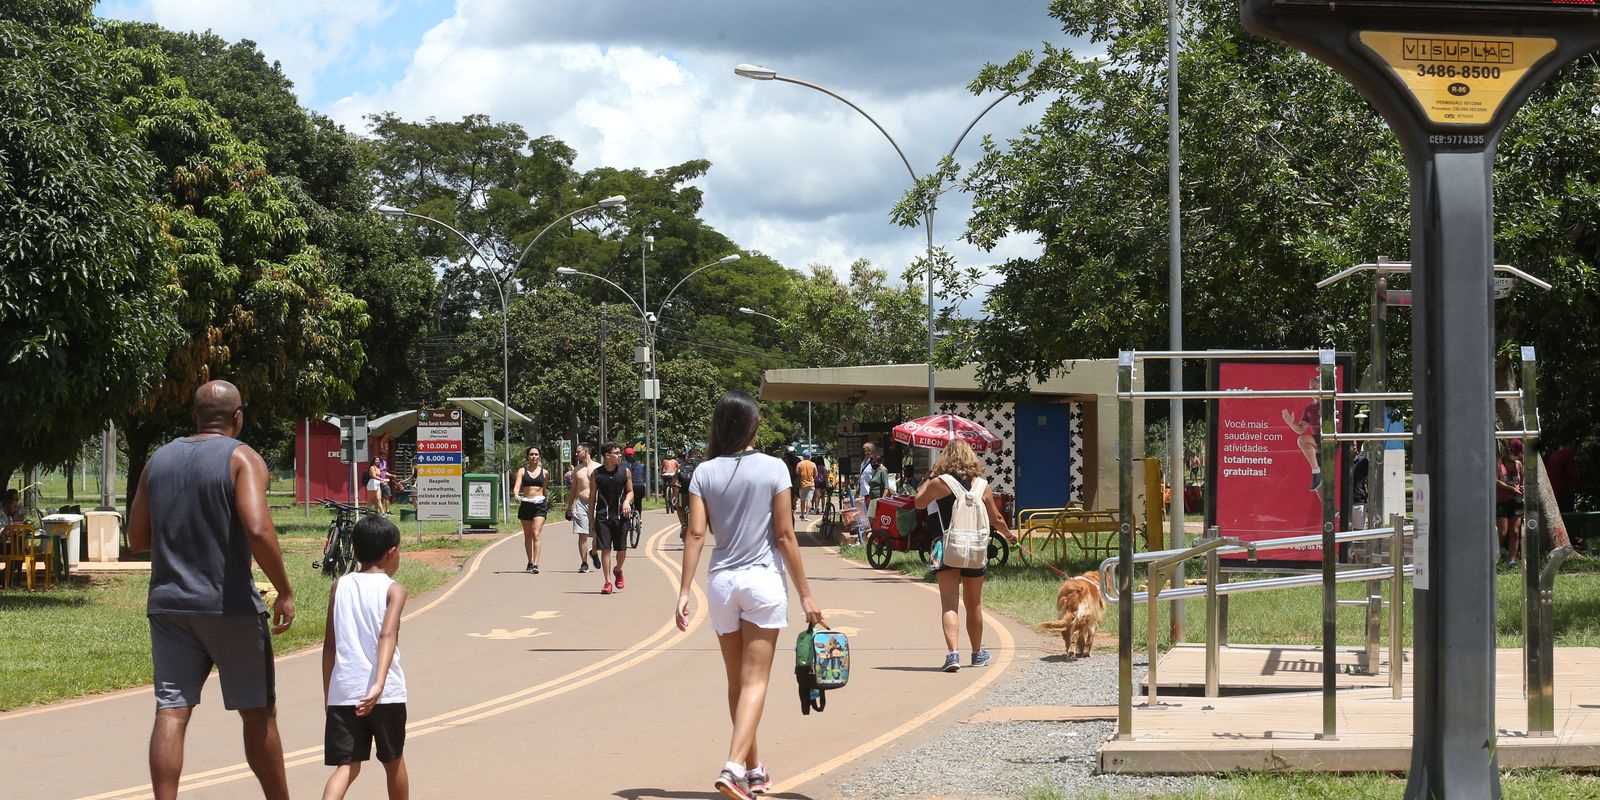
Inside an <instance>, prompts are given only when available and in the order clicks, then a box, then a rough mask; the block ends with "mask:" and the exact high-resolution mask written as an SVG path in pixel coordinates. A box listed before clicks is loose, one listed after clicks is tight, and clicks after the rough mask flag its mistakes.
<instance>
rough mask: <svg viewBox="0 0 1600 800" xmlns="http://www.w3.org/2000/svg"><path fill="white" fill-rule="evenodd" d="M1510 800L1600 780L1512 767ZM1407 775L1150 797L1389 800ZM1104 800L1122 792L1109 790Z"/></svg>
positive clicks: (1563, 795) (1505, 780)
mask: <svg viewBox="0 0 1600 800" xmlns="http://www.w3.org/2000/svg"><path fill="white" fill-rule="evenodd" d="M1500 783H1501V786H1502V787H1503V788H1504V789H1505V798H1506V800H1535V799H1537V800H1580V798H1582V799H1583V800H1593V798H1596V797H1600V779H1597V778H1595V777H1592V776H1588V775H1571V774H1568V773H1565V772H1556V771H1552V770H1511V771H1507V772H1506V773H1504V774H1502V775H1501V776H1500ZM1405 785H1406V784H1405V779H1404V778H1398V777H1392V776H1388V775H1318V774H1311V773H1281V774H1271V775H1268V774H1261V773H1250V774H1240V775H1234V776H1230V777H1229V779H1228V780H1227V781H1225V782H1220V783H1213V784H1210V785H1207V786H1204V787H1200V788H1196V789H1192V790H1190V791H1185V792H1178V793H1175V794H1161V795H1154V796H1153V797H1152V798H1151V800H1202V798H1203V799H1204V800H1333V798H1338V800H1390V799H1391V798H1398V797H1400V796H1401V795H1402V794H1403V793H1404V791H1405ZM1080 796H1081V795H1080V794H1077V793H1069V792H1067V791H1065V790H1064V789H1062V788H1060V787H1055V786H1042V787H1039V788H1037V789H1034V790H1033V791H1030V792H1027V793H1025V794H1024V795H1022V797H1023V799H1024V800H1063V798H1066V797H1080ZM1102 797H1103V798H1105V800H1121V798H1122V796H1121V795H1113V794H1109V793H1108V794H1105V795H1102Z"/></svg>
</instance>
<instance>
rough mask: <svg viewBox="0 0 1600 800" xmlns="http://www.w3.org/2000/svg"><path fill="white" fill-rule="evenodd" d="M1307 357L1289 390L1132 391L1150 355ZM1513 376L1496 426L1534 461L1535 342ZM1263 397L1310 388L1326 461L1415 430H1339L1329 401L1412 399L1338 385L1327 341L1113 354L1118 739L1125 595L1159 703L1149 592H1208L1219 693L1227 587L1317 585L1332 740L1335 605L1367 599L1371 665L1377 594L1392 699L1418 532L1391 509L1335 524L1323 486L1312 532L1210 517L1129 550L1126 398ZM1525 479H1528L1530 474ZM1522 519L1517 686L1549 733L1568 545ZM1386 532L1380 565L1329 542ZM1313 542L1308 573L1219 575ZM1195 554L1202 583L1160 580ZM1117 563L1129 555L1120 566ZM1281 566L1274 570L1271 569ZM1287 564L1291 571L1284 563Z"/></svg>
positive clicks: (1109, 574) (1108, 579)
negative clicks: (1350, 562) (1140, 574)
mask: <svg viewBox="0 0 1600 800" xmlns="http://www.w3.org/2000/svg"><path fill="white" fill-rule="evenodd" d="M1307 356H1315V357H1316V358H1317V363H1318V365H1319V367H1320V372H1321V376H1320V377H1321V381H1320V386H1319V387H1318V388H1317V389H1309V388H1308V389H1289V390H1276V389H1273V390H1251V389H1229V390H1218V391H1193V392H1170V391H1165V392H1164V391H1134V389H1133V379H1134V374H1135V370H1136V368H1137V364H1138V363H1139V362H1140V361H1143V360H1146V359H1151V360H1155V359H1162V360H1165V359H1173V358H1178V359H1197V360H1220V359H1229V360H1247V359H1260V360H1268V359H1285V358H1305V357H1307ZM1520 366H1521V382H1522V389H1520V390H1512V391H1499V392H1494V393H1493V397H1494V398H1495V399H1521V400H1522V401H1523V419H1522V429H1521V430H1509V431H1497V432H1495V434H1494V435H1495V437H1496V438H1499V439H1512V438H1525V439H1526V440H1527V445H1528V446H1527V447H1526V448H1525V450H1524V456H1523V458H1524V460H1525V461H1532V460H1534V459H1537V458H1538V447H1537V442H1538V437H1539V421H1538V412H1537V403H1536V399H1537V387H1538V382H1537V381H1538V377H1537V371H1536V359H1535V355H1534V350H1533V348H1531V347H1524V348H1522V350H1521V365H1520ZM1242 397H1255V398H1271V397H1285V398H1287V397H1302V398H1303V397H1312V398H1317V399H1319V400H1320V401H1321V403H1322V426H1323V431H1322V446H1321V449H1320V452H1319V456H1320V458H1319V461H1320V462H1321V464H1322V465H1323V466H1324V467H1327V466H1328V465H1331V464H1333V463H1334V455H1335V448H1336V446H1337V445H1338V443H1340V442H1370V441H1385V440H1401V441H1409V440H1411V439H1412V434H1411V433H1409V432H1364V433H1362V432H1358V433H1339V432H1337V431H1336V430H1335V429H1334V406H1335V404H1336V403H1356V402H1374V401H1395V402H1412V401H1414V398H1413V397H1412V395H1411V394H1410V393H1408V392H1338V391H1336V390H1335V385H1334V351H1333V350H1327V349H1324V350H1309V351H1247V350H1206V351H1188V352H1184V351H1161V352H1153V351H1152V352H1137V351H1129V350H1125V351H1122V352H1121V353H1120V354H1119V356H1118V367H1117V400H1118V410H1119V414H1118V427H1119V434H1120V441H1119V452H1120V453H1121V464H1120V467H1119V470H1118V472H1119V492H1118V494H1119V497H1120V507H1121V509H1120V518H1119V526H1118V527H1119V531H1120V533H1121V541H1120V553H1119V555H1117V556H1115V557H1112V558H1108V559H1106V560H1105V561H1103V562H1101V565H1100V583H1101V586H1102V587H1103V588H1104V589H1105V590H1106V591H1105V594H1106V597H1107V599H1108V600H1109V601H1110V602H1112V603H1114V604H1116V605H1117V622H1118V642H1117V648H1118V671H1117V676H1118V685H1117V738H1118V739H1123V740H1126V739H1131V738H1132V737H1133V604H1134V603H1138V602H1148V603H1150V605H1149V609H1148V611H1149V613H1148V637H1149V640H1148V649H1149V665H1148V668H1147V670H1148V672H1147V678H1148V684H1149V688H1148V690H1147V699H1146V707H1147V708H1156V707H1158V701H1159V698H1158V694H1157V685H1156V684H1157V680H1156V679H1157V658H1158V655H1159V654H1158V652H1157V647H1156V646H1157V642H1156V612H1157V610H1156V607H1155V604H1156V602H1161V601H1177V600H1180V599H1182V598H1186V597H1200V596H1204V597H1205V599H1206V694H1207V696H1216V694H1217V693H1218V690H1219V683H1220V677H1219V664H1220V651H1219V648H1220V646H1221V645H1222V643H1224V642H1225V641H1226V640H1227V608H1226V598H1227V597H1228V596H1229V595H1233V594H1242V593H1247V592H1256V591H1269V590H1276V589H1285V588H1292V587H1298V586H1311V585H1321V586H1322V590H1323V592H1322V675H1323V680H1322V732H1321V734H1319V738H1322V739H1325V740H1332V739H1336V738H1337V737H1338V728H1337V709H1338V706H1337V700H1336V692H1337V689H1338V681H1337V678H1338V664H1337V661H1336V651H1337V641H1336V636H1335V630H1336V619H1335V615H1336V611H1337V609H1338V608H1339V607H1340V606H1341V605H1353V606H1359V607H1362V608H1364V609H1366V613H1367V617H1366V626H1365V627H1366V656H1367V663H1368V665H1369V669H1374V670H1375V669H1376V664H1377V642H1378V639H1379V633H1380V630H1379V629H1380V626H1381V618H1382V609H1383V607H1384V605H1385V604H1387V605H1388V607H1389V612H1390V620H1389V630H1390V637H1389V638H1390V645H1389V647H1390V651H1389V652H1390V686H1391V689H1392V691H1393V694H1394V697H1395V698H1396V699H1399V698H1400V697H1401V693H1402V682H1403V679H1402V674H1403V671H1404V666H1403V660H1404V647H1403V640H1402V638H1401V636H1402V633H1403V630H1404V619H1403V617H1402V609H1403V608H1404V600H1403V595H1402V591H1403V588H1402V587H1403V583H1404V580H1405V577H1406V576H1407V575H1412V574H1414V573H1415V567H1414V566H1413V565H1408V564H1406V563H1405V547H1404V539H1405V537H1406V536H1407V535H1412V534H1414V533H1415V532H1416V527H1415V526H1414V525H1407V524H1406V523H1405V520H1404V519H1403V518H1402V517H1400V516H1399V515H1391V516H1390V520H1389V525H1388V526H1387V527H1383V528H1368V529H1365V530H1358V531H1344V532H1338V531H1335V530H1334V528H1335V517H1334V511H1335V509H1334V498H1333V492H1328V493H1327V494H1326V496H1325V497H1324V498H1323V526H1322V532H1321V533H1320V534H1313V535H1310V536H1295V537H1286V538H1280V539H1271V540H1265V541H1256V542H1242V541H1239V540H1237V539H1228V538H1223V537H1221V536H1220V532H1219V531H1218V529H1217V528H1215V527H1213V528H1212V529H1210V531H1208V535H1207V537H1205V538H1204V539H1202V540H1201V541H1200V542H1198V543H1197V544H1195V545H1194V546H1193V547H1187V548H1178V549H1171V550H1160V551H1150V552H1145V553H1139V554H1135V553H1134V552H1133V548H1134V542H1133V537H1132V536H1131V533H1132V531H1133V510H1132V507H1133V475H1132V471H1133V466H1132V463H1133V457H1132V451H1133V405H1134V403H1135V402H1145V401H1149V400H1170V399H1203V400H1221V399H1228V398H1242ZM1536 472H1537V470H1524V474H1533V473H1536ZM1534 479H1535V478H1530V479H1529V480H1534ZM1526 514H1527V518H1526V521H1525V523H1524V525H1525V527H1524V531H1523V536H1524V546H1523V551H1524V552H1523V565H1524V570H1525V572H1524V592H1525V594H1524V640H1523V649H1524V661H1525V664H1526V668H1525V670H1524V673H1525V675H1526V685H1525V692H1526V695H1527V700H1528V720H1529V724H1528V728H1529V735H1530V736H1549V735H1552V733H1553V730H1554V719H1555V707H1554V697H1555V694H1554V665H1553V659H1552V654H1553V642H1554V620H1553V613H1552V607H1551V605H1552V604H1551V596H1552V590H1553V586H1554V580H1555V575H1556V572H1557V569H1558V567H1559V566H1560V564H1561V562H1562V561H1563V560H1565V558H1566V557H1567V555H1569V554H1570V552H1571V550H1570V548H1562V549H1560V550H1557V551H1555V552H1554V553H1552V554H1551V555H1550V557H1549V559H1548V561H1546V560H1545V556H1544V553H1543V550H1542V547H1543V545H1544V541H1543V533H1542V520H1541V519H1540V518H1539V517H1538V514H1537V511H1536V509H1533V508H1529V509H1528V510H1527V512H1526ZM1380 539H1386V540H1388V542H1389V548H1388V549H1389V563H1388V565H1383V564H1382V563H1381V561H1380V560H1379V557H1378V556H1377V554H1375V553H1372V554H1369V556H1368V560H1369V565H1368V566H1366V567H1351V566H1346V568H1344V569H1340V568H1339V565H1338V563H1337V560H1338V549H1337V546H1338V545H1339V544H1341V543H1345V542H1358V541H1368V540H1380ZM1308 544H1320V545H1321V546H1322V568H1321V570H1320V574H1316V575H1310V574H1307V575H1289V576H1284V577H1274V578H1265V579H1259V580H1253V581H1244V582H1238V583H1221V582H1220V579H1221V567H1220V563H1219V557H1220V556H1221V555H1222V554H1223V553H1239V552H1243V553H1247V554H1248V555H1249V556H1250V558H1251V560H1254V557H1255V553H1256V551H1257V550H1268V549H1275V548H1281V547H1293V546H1297V545H1308ZM1198 556H1205V557H1206V559H1207V565H1206V572H1207V577H1208V581H1207V585H1206V586H1205V587H1203V588H1201V587H1181V588H1167V587H1166V580H1167V579H1168V577H1170V576H1171V575H1173V574H1175V573H1177V571H1179V570H1181V569H1182V565H1183V563H1184V562H1185V561H1187V560H1189V559H1191V558H1195V557H1198ZM1140 563H1147V564H1148V565H1149V566H1148V567H1147V569H1146V577H1147V581H1146V582H1147V586H1148V587H1151V588H1150V589H1149V590H1148V591H1145V592H1134V591H1133V571H1134V565H1136V564H1140ZM1124 565H1125V566H1124ZM1114 570H1115V590H1114V591H1113V590H1112V582H1113V580H1112V579H1113V571H1114ZM1275 571H1277V570H1275ZM1284 571H1288V570H1284ZM1382 580H1389V581H1392V590H1391V596H1390V598H1389V599H1388V600H1387V601H1386V600H1385V599H1384V598H1383V597H1382V596H1381V594H1379V591H1378V590H1376V589H1375V588H1369V590H1368V595H1367V598H1366V599H1365V600H1352V601H1345V602H1341V601H1339V599H1338V596H1337V591H1336V589H1335V586H1336V585H1337V584H1339V583H1347V582H1356V581H1367V582H1369V585H1371V586H1374V587H1375V585H1376V583H1377V582H1378V581H1382Z"/></svg>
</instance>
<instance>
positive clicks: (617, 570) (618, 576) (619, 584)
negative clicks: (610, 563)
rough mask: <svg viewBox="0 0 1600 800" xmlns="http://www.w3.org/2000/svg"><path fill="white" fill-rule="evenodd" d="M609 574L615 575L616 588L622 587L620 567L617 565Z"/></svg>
mask: <svg viewBox="0 0 1600 800" xmlns="http://www.w3.org/2000/svg"><path fill="white" fill-rule="evenodd" d="M611 574H612V575H615V576H616V577H617V588H618V589H619V590H620V589H621V588H622V569H621V568H620V567H619V568H617V569H614V570H611Z"/></svg>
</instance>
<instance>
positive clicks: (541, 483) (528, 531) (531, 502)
mask: <svg viewBox="0 0 1600 800" xmlns="http://www.w3.org/2000/svg"><path fill="white" fill-rule="evenodd" d="M547 478H548V473H547V472H545V469H544V465H542V464H540V463H539V448H537V447H530V448H528V454H527V463H526V464H525V465H524V466H523V467H522V468H521V469H518V470H517V477H516V481H515V485H513V486H512V487H511V493H512V494H514V495H516V496H517V500H518V502H517V519H518V520H520V521H521V522H522V547H523V549H524V550H526V551H527V552H528V566H527V570H528V572H530V573H532V574H534V575H538V574H539V551H540V550H541V549H542V544H543V542H541V541H540V536H541V535H542V534H543V533H544V516H545V514H546V513H548V512H549V510H550V498H548V497H546V496H545V486H546V484H547V483H548V480H547Z"/></svg>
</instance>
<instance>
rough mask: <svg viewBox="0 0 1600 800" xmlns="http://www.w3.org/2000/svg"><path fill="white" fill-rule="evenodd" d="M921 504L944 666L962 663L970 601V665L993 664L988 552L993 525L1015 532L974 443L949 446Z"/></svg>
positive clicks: (924, 486)
mask: <svg viewBox="0 0 1600 800" xmlns="http://www.w3.org/2000/svg"><path fill="white" fill-rule="evenodd" d="M914 502H915V504H916V506H917V508H925V509H928V530H929V532H930V533H931V534H933V539H934V542H935V545H934V552H935V555H934V565H935V573H936V574H937V576H938V580H939V613H940V624H941V626H942V627H943V629H944V645H945V651H946V652H945V657H944V666H943V669H944V671H945V672H955V671H957V670H959V669H961V651H960V648H959V644H958V642H957V638H958V630H959V622H960V613H959V609H958V608H957V606H958V605H960V604H962V603H961V601H965V602H964V604H965V605H966V607H967V638H968V640H970V642H971V644H972V666H974V667H985V666H988V665H989V651H988V650H985V649H984V648H983V579H984V575H985V571H986V568H987V566H988V558H989V528H990V527H991V526H992V527H993V528H994V529H995V530H997V531H999V532H1000V534H1001V535H1002V536H1005V537H1006V539H1008V540H1010V541H1013V542H1015V541H1016V540H1017V537H1016V535H1015V534H1013V533H1012V532H1011V529H1010V527H1009V526H1007V525H1006V520H1005V517H1004V516H1002V515H1001V513H1000V506H999V504H998V503H996V502H995V499H994V491H993V490H992V489H991V488H990V487H989V482H988V481H986V480H984V478H983V463H982V462H980V461H979V460H978V456H977V454H976V453H974V452H972V447H971V446H970V445H968V444H967V443H966V442H963V441H961V440H960V439H957V440H955V441H953V442H951V443H950V444H949V445H947V446H945V448H944V452H942V453H941V454H940V455H939V459H938V460H937V461H935V462H934V464H933V468H932V469H930V470H928V475H927V477H926V478H924V479H923V481H922V485H921V486H920V487H919V488H918V489H917V496H916V499H915V501H914Z"/></svg>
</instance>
